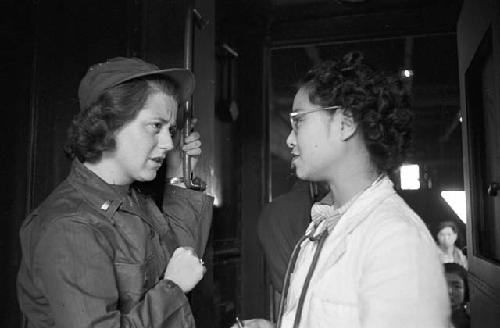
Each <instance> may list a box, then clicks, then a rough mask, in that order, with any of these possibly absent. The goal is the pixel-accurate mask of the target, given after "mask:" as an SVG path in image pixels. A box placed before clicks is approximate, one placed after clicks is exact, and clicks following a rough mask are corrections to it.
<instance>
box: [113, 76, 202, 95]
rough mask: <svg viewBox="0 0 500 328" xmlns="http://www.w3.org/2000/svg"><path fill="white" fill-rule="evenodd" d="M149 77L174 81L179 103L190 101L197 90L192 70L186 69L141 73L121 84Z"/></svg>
mask: <svg viewBox="0 0 500 328" xmlns="http://www.w3.org/2000/svg"><path fill="white" fill-rule="evenodd" d="M149 75H163V76H166V77H167V78H169V79H171V80H173V81H174V82H175V83H176V84H177V88H178V89H177V91H178V94H179V101H186V100H188V99H189V97H190V96H191V94H192V93H193V91H194V88H195V83H196V82H195V79H194V74H193V73H192V72H191V71H190V70H187V69H185V68H168V69H161V70H156V71H149V72H144V73H139V74H135V75H132V76H129V77H127V79H125V80H123V81H120V82H119V83H123V82H125V81H129V80H133V79H135V78H139V77H144V76H149Z"/></svg>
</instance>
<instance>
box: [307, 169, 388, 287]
mask: <svg viewBox="0 0 500 328" xmlns="http://www.w3.org/2000/svg"><path fill="white" fill-rule="evenodd" d="M394 193H395V191H394V189H393V184H392V182H391V180H390V179H389V178H387V177H385V178H383V179H382V180H380V182H378V183H376V184H375V185H374V186H372V187H370V188H369V189H368V190H366V192H364V193H363V194H362V195H361V196H360V197H359V199H357V200H356V201H355V202H354V203H353V205H352V206H351V207H350V208H349V209H348V210H347V212H346V213H345V214H344V215H343V216H342V218H341V219H340V221H339V222H338V224H337V225H336V227H335V228H334V229H333V231H331V232H330V235H329V237H328V239H327V240H326V244H325V249H324V250H327V249H330V250H331V251H330V252H329V253H326V252H325V253H324V254H322V256H321V257H322V258H324V256H326V259H324V260H322V259H321V258H320V261H319V263H318V267H317V269H316V273H315V274H314V276H315V278H314V280H317V279H319V278H321V277H322V276H323V275H324V274H325V272H326V271H327V270H328V269H329V268H331V267H332V266H333V265H335V264H336V263H337V262H338V261H339V259H340V258H341V257H342V255H343V254H344V253H345V252H346V250H347V246H348V236H349V235H350V234H351V233H352V232H353V231H354V230H356V228H357V227H358V226H359V225H360V224H361V223H363V222H364V221H365V220H366V219H367V218H368V216H369V214H370V213H371V212H373V211H374V210H375V209H376V208H377V207H378V206H379V205H380V203H381V202H382V201H384V200H385V199H387V198H388V197H390V196H391V195H393V194H394Z"/></svg>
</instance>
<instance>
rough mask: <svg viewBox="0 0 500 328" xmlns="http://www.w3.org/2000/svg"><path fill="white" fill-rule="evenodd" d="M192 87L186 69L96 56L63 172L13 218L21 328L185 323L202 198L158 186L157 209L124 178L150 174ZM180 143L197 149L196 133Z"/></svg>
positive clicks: (199, 271)
mask: <svg viewBox="0 0 500 328" xmlns="http://www.w3.org/2000/svg"><path fill="white" fill-rule="evenodd" d="M193 88H194V78H193V76H192V74H191V73H190V72H189V71H187V70H183V69H168V70H159V69H158V67H156V66H154V65H151V64H148V63H146V62H144V61H142V60H139V59H135V58H115V59H112V60H110V61H107V62H106V63H102V64H98V65H95V66H93V67H91V68H90V69H89V71H88V72H87V74H86V75H85V77H84V78H83V79H82V81H81V83H80V89H79V100H80V113H79V114H78V115H76V117H75V118H74V120H73V123H72V126H71V128H70V132H69V142H68V148H67V152H68V154H69V155H70V156H71V157H72V158H73V159H74V160H73V165H72V168H71V172H70V173H69V175H68V177H67V178H66V180H64V181H63V182H62V183H61V184H60V185H59V186H58V187H57V188H56V189H55V190H54V191H53V192H52V194H51V195H50V196H49V197H47V199H46V200H45V201H44V202H43V203H42V204H41V205H40V206H39V207H38V208H37V209H36V210H35V211H33V213H31V214H30V215H29V216H28V217H27V218H26V220H25V221H24V223H23V225H22V228H21V245H22V251H23V259H22V262H21V266H20V270H19V273H18V299H19V304H20V307H21V310H22V312H23V314H24V316H25V319H26V320H25V323H26V325H25V326H26V327H194V319H193V316H192V314H191V310H190V307H189V303H188V300H187V298H186V296H185V293H186V292H188V291H190V290H191V289H192V288H193V287H194V286H195V285H196V284H197V283H198V281H199V280H200V279H201V278H202V276H203V274H204V272H205V268H204V266H203V262H202V261H201V260H199V259H198V256H201V254H202V253H203V249H204V247H205V242H206V238H207V236H206V230H207V223H208V225H209V224H210V221H211V215H212V212H211V209H212V206H211V204H212V199H211V197H209V196H207V195H204V194H203V193H202V192H197V191H193V190H188V189H184V188H182V187H183V185H182V184H178V185H177V186H173V185H168V186H167V187H166V190H165V195H164V200H163V213H162V212H160V210H159V209H158V207H157V206H156V205H155V203H154V202H153V201H152V199H151V198H150V197H148V196H146V195H144V194H143V193H141V192H140V191H139V190H138V189H137V187H135V186H132V184H133V183H134V182H136V181H151V180H153V179H154V178H155V176H156V174H157V171H158V169H159V168H160V166H161V165H162V162H163V160H164V159H165V157H166V156H167V153H168V152H169V151H171V150H172V149H173V148H174V138H175V135H176V120H177V108H178V104H179V103H180V102H181V101H183V100H185V99H186V98H187V97H188V96H189V95H190V94H191V92H192V91H193ZM184 142H185V144H184V145H183V150H184V151H185V152H187V153H188V154H190V155H193V156H196V155H199V154H200V153H201V149H200V147H201V143H200V141H199V134H198V133H196V132H194V133H191V134H190V136H189V137H188V138H186V140H184ZM171 162H173V163H176V164H179V161H175V160H174V161H171ZM180 170H181V169H180V168H179V167H178V166H177V167H176V166H173V167H169V168H168V173H167V176H175V175H176V174H178V172H179V171H180Z"/></svg>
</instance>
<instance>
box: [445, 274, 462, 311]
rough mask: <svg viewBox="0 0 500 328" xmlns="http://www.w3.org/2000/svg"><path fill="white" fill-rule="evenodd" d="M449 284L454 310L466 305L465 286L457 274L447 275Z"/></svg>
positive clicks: (449, 293)
mask: <svg viewBox="0 0 500 328" xmlns="http://www.w3.org/2000/svg"><path fill="white" fill-rule="evenodd" d="M445 276H446V282H447V283H448V295H449V297H450V303H451V307H452V308H457V307H459V306H460V305H462V304H463V303H464V297H465V284H464V281H463V279H462V278H461V277H460V276H459V275H458V274H456V273H446V274H445Z"/></svg>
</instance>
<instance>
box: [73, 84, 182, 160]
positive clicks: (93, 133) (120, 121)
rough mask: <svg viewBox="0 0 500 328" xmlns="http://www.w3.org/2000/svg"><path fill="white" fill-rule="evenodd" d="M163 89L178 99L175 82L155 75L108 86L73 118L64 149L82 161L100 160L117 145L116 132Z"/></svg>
mask: <svg viewBox="0 0 500 328" xmlns="http://www.w3.org/2000/svg"><path fill="white" fill-rule="evenodd" d="M159 92H162V93H165V94H167V95H170V96H173V97H174V98H175V99H176V100H177V99H178V97H177V92H176V87H175V84H174V83H173V82H172V81H170V80H167V79H164V78H159V77H155V76H148V77H145V78H138V79H133V80H130V81H126V82H124V83H121V84H118V85H116V86H114V87H112V88H110V89H108V90H106V91H105V92H104V93H103V94H101V95H100V96H99V98H98V99H97V101H96V102H95V103H93V104H92V105H90V106H89V107H88V108H82V109H81V111H80V112H79V113H78V114H77V115H76V116H75V117H74V118H73V121H72V124H71V126H70V128H69V129H68V139H67V142H66V146H65V149H64V150H65V152H66V154H67V156H68V157H69V158H71V159H73V158H75V157H76V158H78V160H79V161H80V162H82V163H84V162H88V163H96V162H98V161H99V160H100V159H101V157H102V153H103V152H105V151H113V150H114V149H115V147H116V142H115V132H116V131H118V130H119V129H120V128H121V127H123V126H124V125H125V124H126V123H128V122H130V121H132V120H133V119H135V118H136V117H137V114H138V113H139V112H140V111H141V110H142V108H143V107H144V105H145V104H146V101H147V99H148V97H149V96H150V95H152V94H155V93H159Z"/></svg>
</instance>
